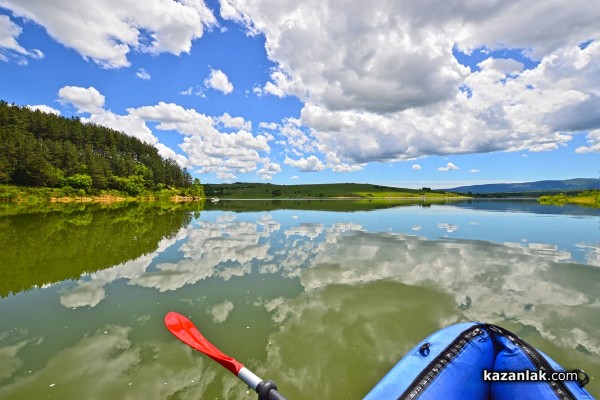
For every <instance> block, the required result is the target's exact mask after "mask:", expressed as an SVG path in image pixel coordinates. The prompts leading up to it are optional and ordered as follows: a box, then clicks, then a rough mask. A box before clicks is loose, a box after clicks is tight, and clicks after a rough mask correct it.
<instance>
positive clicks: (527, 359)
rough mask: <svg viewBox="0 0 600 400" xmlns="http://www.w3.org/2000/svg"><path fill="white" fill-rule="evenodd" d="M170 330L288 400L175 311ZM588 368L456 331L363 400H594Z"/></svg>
mask: <svg viewBox="0 0 600 400" xmlns="http://www.w3.org/2000/svg"><path fill="white" fill-rule="evenodd" d="M165 325H166V327H167V329H168V330H169V331H170V332H171V333H172V334H173V335H175V337H177V338H178V339H179V340H181V341H182V342H183V343H185V344H187V345H188V346H191V347H192V348H194V349H196V350H198V351H199V352H201V353H203V354H205V355H207V356H208V357H210V358H212V359H213V360H215V361H216V362H218V363H219V364H221V365H222V366H223V367H225V368H226V369H228V370H229V371H230V372H231V373H232V374H234V375H235V376H237V377H238V378H240V379H241V380H242V381H243V382H244V383H245V384H246V385H248V387H249V388H251V389H252V390H254V391H256V393H257V394H258V400H286V397H285V396H283V395H282V394H281V393H279V391H278V390H277V385H276V384H275V382H273V381H270V380H262V379H261V378H259V377H258V376H256V375H255V374H254V373H253V372H252V371H250V370H248V369H247V368H246V367H245V366H244V365H243V364H242V363H240V362H239V361H237V360H235V359H234V358H232V357H230V356H228V355H226V354H225V353H223V352H222V351H221V350H219V349H217V348H216V347H215V346H214V345H213V344H212V343H211V342H209V341H208V340H207V339H206V338H205V337H204V336H203V335H202V334H201V333H200V331H199V330H198V328H197V327H196V326H195V325H194V323H193V322H192V321H190V320H189V319H188V318H187V317H185V316H183V315H181V314H179V313H176V312H174V311H171V312H169V313H167V315H166V316H165ZM588 382H589V377H588V376H587V374H586V373H585V372H583V371H581V370H572V371H565V370H564V369H563V368H562V367H561V366H560V365H558V364H557V363H556V362H555V361H554V360H552V359H551V358H550V357H548V356H547V355H545V354H544V353H542V352H541V351H539V350H537V349H536V348H534V347H533V346H531V345H530V344H528V343H527V342H525V341H524V340H522V339H521V338H519V337H518V336H517V335H515V334H513V333H511V332H509V331H507V330H506V329H503V328H501V327H499V326H496V325H491V324H484V323H481V322H467V323H462V324H456V325H451V326H449V327H447V328H444V329H441V330H439V331H437V332H436V333H434V334H433V335H431V336H429V337H428V338H427V339H425V340H424V341H422V342H421V343H419V344H418V345H417V346H416V347H415V348H413V349H412V350H411V351H410V352H409V353H408V354H407V355H406V356H405V357H404V358H402V359H401V360H400V361H399V362H398V364H396V365H395V366H394V367H393V368H392V369H391V370H390V371H389V372H388V373H387V375H385V376H384V377H383V379H382V380H381V381H379V383H377V385H376V386H375V387H374V388H373V390H371V391H370V392H369V394H367V396H366V397H365V398H364V399H363V400H396V399H398V400H400V399H410V400H415V399H416V400H430V399H444V400H463V399H468V400H479V399H480V400H489V399H495V400H508V399H511V400H512V399H524V400H546V399H552V400H555V399H558V400H576V399H593V397H592V396H591V395H590V394H589V393H588V392H587V391H586V390H585V389H584V388H583V387H584V386H585V385H586V384H587V383H588Z"/></svg>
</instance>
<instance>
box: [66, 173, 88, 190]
mask: <svg viewBox="0 0 600 400" xmlns="http://www.w3.org/2000/svg"><path fill="white" fill-rule="evenodd" d="M64 182H65V185H68V186H71V187H72V188H73V189H84V190H89V189H90V188H91V187H92V177H91V176H89V175H87V174H76V175H73V176H69V177H68V178H66V179H65V181H64Z"/></svg>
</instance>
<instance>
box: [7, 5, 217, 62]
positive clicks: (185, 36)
mask: <svg viewBox="0 0 600 400" xmlns="http://www.w3.org/2000/svg"><path fill="white" fill-rule="evenodd" d="M0 6H2V7H4V8H6V9H9V10H10V11H11V12H12V13H13V14H14V15H15V16H19V17H23V18H27V19H28V20H31V21H34V22H35V23H37V24H39V25H41V26H43V27H44V28H45V29H46V31H47V32H48V34H49V35H50V36H52V37H53V38H54V39H56V40H57V41H58V42H60V43H62V44H63V45H65V46H67V47H70V48H72V49H74V50H75V51H77V52H78V53H79V54H81V56H82V57H84V58H85V59H90V60H93V61H94V62H96V63H97V64H99V65H101V66H102V67H105V68H119V67H126V66H128V65H130V62H129V60H128V59H127V55H128V54H129V53H130V52H131V51H133V50H137V51H142V52H147V53H151V54H158V53H163V52H168V53H172V54H176V55H179V54H181V53H189V51H190V49H191V47H192V41H193V40H194V39H197V38H200V37H201V36H202V35H203V33H204V30H205V28H207V27H210V26H213V25H215V24H216V19H215V17H214V15H213V14H212V11H210V9H209V8H208V7H206V5H205V4H204V2H203V1H202V0H182V1H171V0H146V1H143V2H140V1H135V0H125V1H123V0H95V1H93V2H86V3H85V4H83V5H78V6H74V5H73V2H72V1H69V0H53V1H46V0H2V1H1V2H0Z"/></svg>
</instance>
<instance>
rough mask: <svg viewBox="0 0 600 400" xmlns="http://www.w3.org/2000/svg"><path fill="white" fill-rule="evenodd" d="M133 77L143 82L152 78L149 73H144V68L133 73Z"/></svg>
mask: <svg viewBox="0 0 600 400" xmlns="http://www.w3.org/2000/svg"><path fill="white" fill-rule="evenodd" d="M135 76H137V77H138V78H140V79H143V80H145V81H149V80H150V79H151V78H152V76H151V75H150V73H149V72H148V71H146V70H145V69H144V68H140V69H138V70H137V72H136V73H135Z"/></svg>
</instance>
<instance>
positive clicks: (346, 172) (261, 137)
mask: <svg viewBox="0 0 600 400" xmlns="http://www.w3.org/2000/svg"><path fill="white" fill-rule="evenodd" d="M247 3H251V4H247ZM534 3H536V4H532V2H528V1H514V2H510V3H509V2H498V4H492V3H489V4H488V3H486V4H478V2H476V3H475V4H464V2H456V3H453V2H447V1H444V2H438V3H437V4H436V2H429V3H428V4H420V5H418V6H415V4H414V2H410V1H382V2H378V3H377V6H370V7H368V8H365V7H364V4H365V3H364V2H361V1H348V2H344V3H343V6H342V4H340V3H339V2H328V1H316V0H314V1H312V0H310V1H304V2H292V1H290V2H287V1H275V0H256V1H253V2H244V1H241V0H239V1H238V0H220V1H207V2H205V3H203V2H202V0H182V1H179V2H174V1H172V0H147V1H145V2H136V1H133V0H131V1H121V0H95V1H94V2H92V3H91V4H86V6H80V7H73V6H72V2H69V1H67V0H53V1H51V2H48V1H46V0H18V1H17V0H0V76H1V78H0V98H2V99H4V100H6V101H8V102H14V103H16V104H18V105H27V106H31V107H34V108H40V109H42V110H44V111H48V112H54V113H58V114H60V115H63V116H67V117H71V116H75V115H77V116H79V117H80V118H82V119H83V120H84V121H90V122H94V123H98V124H102V125H106V126H109V127H111V128H114V129H117V130H120V131H123V132H125V133H127V134H129V135H132V136H136V137H138V138H140V139H141V140H144V141H146V142H148V143H151V144H153V145H155V146H156V147H157V148H158V149H159V152H160V153H161V154H163V155H164V156H166V157H172V158H174V159H176V160H177V161H178V162H179V163H180V165H182V166H185V167H186V168H188V170H189V171H190V172H191V173H192V175H193V176H197V177H199V178H200V179H201V181H203V182H207V183H213V182H230V181H266V182H272V183H280V184H300V183H324V182H369V183H377V184H385V185H391V186H400V187H417V188H418V187H422V186H429V187H434V188H446V187H453V186H458V185H464V184H479V183H492V182H521V181H532V180H542V179H568V178H576V177H598V175H599V174H600V154H599V152H600V67H599V65H600V62H599V61H600V43H599V42H598V39H600V27H599V26H598V24H597V20H598V18H599V17H600V11H599V10H598V7H593V6H592V4H591V3H590V2H589V1H571V2H568V3H567V2H552V4H550V2H544V3H543V4H541V3H539V4H538V3H537V2H534Z"/></svg>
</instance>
